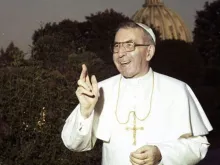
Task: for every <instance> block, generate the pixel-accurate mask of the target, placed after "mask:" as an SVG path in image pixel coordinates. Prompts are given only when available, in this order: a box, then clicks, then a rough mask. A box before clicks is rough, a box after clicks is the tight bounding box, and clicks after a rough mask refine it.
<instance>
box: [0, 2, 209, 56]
mask: <svg viewBox="0 0 220 165" xmlns="http://www.w3.org/2000/svg"><path fill="white" fill-rule="evenodd" d="M162 1H163V2H164V4H165V6H166V7H168V8H170V9H172V10H173V11H175V12H177V13H178V14H179V15H180V17H181V18H182V19H183V20H184V22H185V24H186V25H187V27H188V28H189V30H191V31H192V30H193V28H194V21H195V16H196V11H198V10H202V9H203V6H204V3H205V2H206V1H208V2H212V1H213V0H162ZM144 3H145V0H0V48H1V47H3V48H4V49H5V48H6V47H7V45H8V44H9V43H10V42H11V41H13V42H14V43H15V45H16V46H18V47H19V48H20V49H22V50H23V51H24V52H28V51H29V50H30V46H29V45H31V41H32V40H31V37H32V35H33V33H34V31H35V30H37V29H39V28H40V26H42V25H44V24H45V23H47V22H60V21H62V20H63V19H71V20H73V21H74V20H77V21H84V20H85V16H89V15H90V14H95V13H97V12H98V11H104V10H105V9H110V8H112V9H114V10H115V11H117V12H121V13H123V14H124V15H126V16H129V17H131V16H132V15H133V14H134V13H135V12H136V11H137V10H138V9H140V8H141V7H142V5H143V4H144Z"/></svg>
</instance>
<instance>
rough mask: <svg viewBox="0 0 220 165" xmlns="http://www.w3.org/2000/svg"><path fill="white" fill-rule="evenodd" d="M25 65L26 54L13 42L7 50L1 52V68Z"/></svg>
mask: <svg viewBox="0 0 220 165" xmlns="http://www.w3.org/2000/svg"><path fill="white" fill-rule="evenodd" d="M24 63H25V60H24V52H22V51H21V50H20V49H19V48H18V47H16V46H15V45H14V43H13V42H11V43H10V44H9V45H8V47H7V48H6V50H5V51H4V50H3V49H1V50H0V67H5V66H22V65H23V64H24Z"/></svg>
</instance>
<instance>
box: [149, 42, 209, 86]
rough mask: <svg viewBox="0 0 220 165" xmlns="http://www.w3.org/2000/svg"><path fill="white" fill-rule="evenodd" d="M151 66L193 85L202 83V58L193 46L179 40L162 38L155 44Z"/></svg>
mask: <svg viewBox="0 0 220 165" xmlns="http://www.w3.org/2000/svg"><path fill="white" fill-rule="evenodd" d="M152 67H153V69H155V70H156V71H158V72H160V73H163V74H166V75H169V76H171V77H175V78H177V79H180V80H182V81H185V82H187V83H188V84H190V85H193V86H195V85H198V84H199V83H200V84H201V83H202V76H204V72H205V71H204V66H203V60H202V58H201V57H200V56H199V55H198V54H197V53H196V50H195V48H194V46H193V45H192V44H190V43H187V42H185V41H181V40H164V41H161V42H160V43H159V44H157V45H156V52H155V55H154V57H153V60H152Z"/></svg>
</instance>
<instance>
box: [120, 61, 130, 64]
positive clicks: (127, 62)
mask: <svg viewBox="0 0 220 165" xmlns="http://www.w3.org/2000/svg"><path fill="white" fill-rule="evenodd" d="M129 63H130V61H124V62H120V64H121V65H127V64H129Z"/></svg>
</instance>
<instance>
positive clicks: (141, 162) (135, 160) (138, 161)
mask: <svg viewBox="0 0 220 165" xmlns="http://www.w3.org/2000/svg"><path fill="white" fill-rule="evenodd" d="M130 162H131V163H132V165H136V164H138V165H145V164H146V163H147V162H148V159H146V158H145V159H139V158H135V157H132V156H130Z"/></svg>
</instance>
